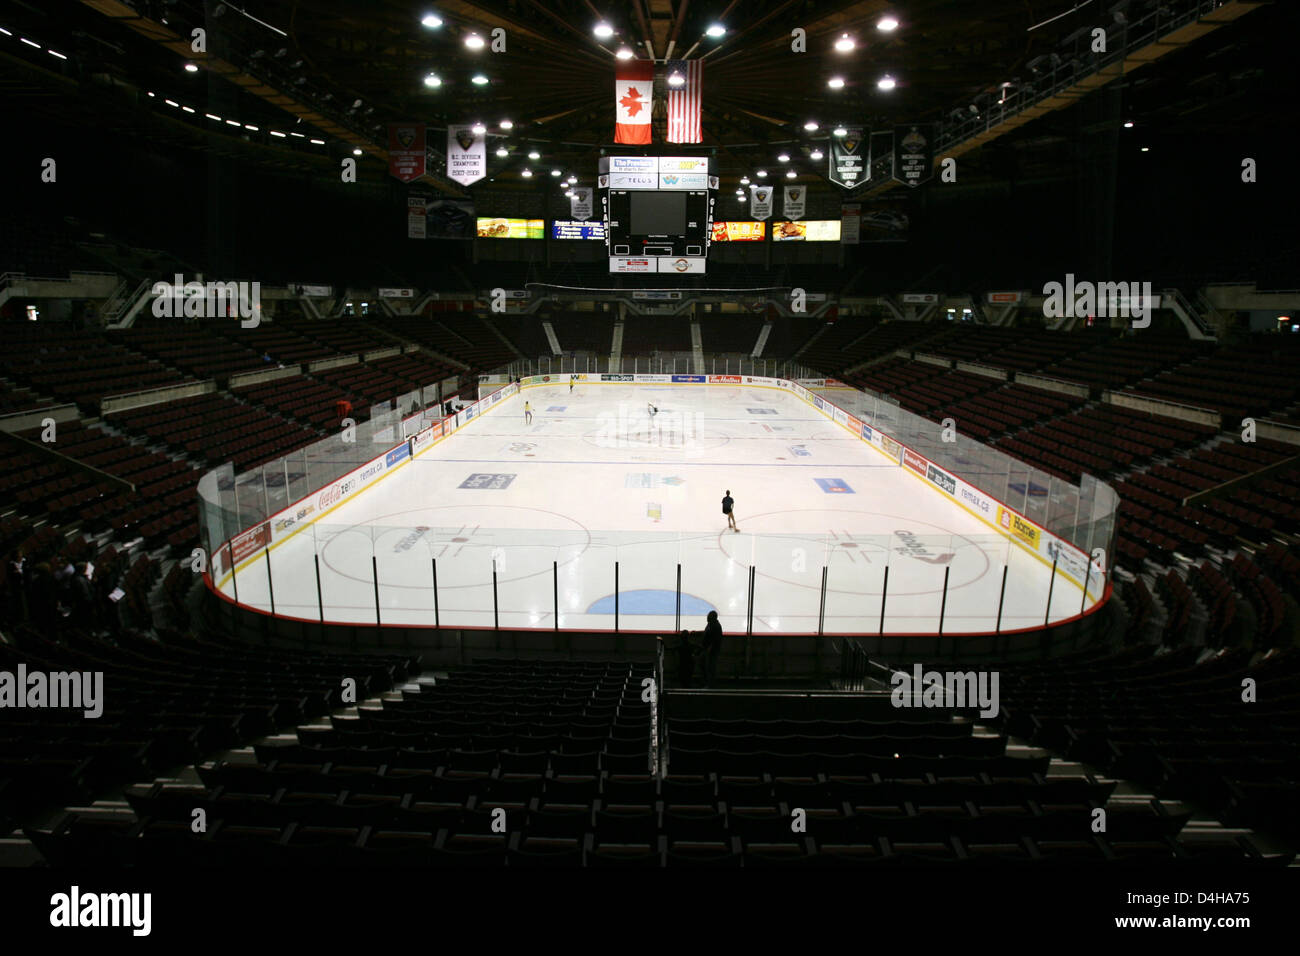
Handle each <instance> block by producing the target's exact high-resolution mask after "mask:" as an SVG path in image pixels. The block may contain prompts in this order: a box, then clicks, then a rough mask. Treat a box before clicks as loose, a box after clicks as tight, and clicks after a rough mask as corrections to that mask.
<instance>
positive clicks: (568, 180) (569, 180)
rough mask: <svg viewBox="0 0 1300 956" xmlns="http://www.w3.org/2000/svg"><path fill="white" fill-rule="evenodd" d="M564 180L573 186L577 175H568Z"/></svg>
mask: <svg viewBox="0 0 1300 956" xmlns="http://www.w3.org/2000/svg"><path fill="white" fill-rule="evenodd" d="M565 181H566V182H567V183H568V184H569V185H570V186H573V185H576V184H577V182H578V177H577V176H570V177H569V178H568V179H567V180H565Z"/></svg>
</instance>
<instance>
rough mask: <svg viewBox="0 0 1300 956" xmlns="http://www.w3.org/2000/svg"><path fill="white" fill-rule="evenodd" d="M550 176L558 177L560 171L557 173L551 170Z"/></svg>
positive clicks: (555, 170) (556, 170)
mask: <svg viewBox="0 0 1300 956" xmlns="http://www.w3.org/2000/svg"><path fill="white" fill-rule="evenodd" d="M551 175H552V176H558V175H560V171H559V170H558V169H552V170H551Z"/></svg>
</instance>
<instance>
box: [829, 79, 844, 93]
mask: <svg viewBox="0 0 1300 956" xmlns="http://www.w3.org/2000/svg"><path fill="white" fill-rule="evenodd" d="M826 85H827V86H829V87H830V88H831V89H832V90H842V89H844V77H842V76H832V77H831V78H830V79H829V80H827V81H826Z"/></svg>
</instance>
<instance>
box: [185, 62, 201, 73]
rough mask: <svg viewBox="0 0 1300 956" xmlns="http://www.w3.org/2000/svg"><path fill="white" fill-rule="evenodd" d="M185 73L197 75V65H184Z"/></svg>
mask: <svg viewBox="0 0 1300 956" xmlns="http://www.w3.org/2000/svg"><path fill="white" fill-rule="evenodd" d="M185 72H186V73H197V72H199V68H198V65H197V64H195V63H186V64H185Z"/></svg>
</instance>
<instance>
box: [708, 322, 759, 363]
mask: <svg viewBox="0 0 1300 956" xmlns="http://www.w3.org/2000/svg"><path fill="white" fill-rule="evenodd" d="M762 328H763V316H762V314H761V313H760V314H755V313H749V314H737V313H725V314H724V313H709V314H707V315H704V316H702V317H701V318H700V341H701V342H702V343H703V345H704V352H705V354H706V355H707V354H711V353H724V354H730V353H742V354H744V355H748V354H750V353H751V352H753V351H754V345H755V344H757V342H758V333H759V332H760V331H761V330H762ZM765 351H767V350H765Z"/></svg>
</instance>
